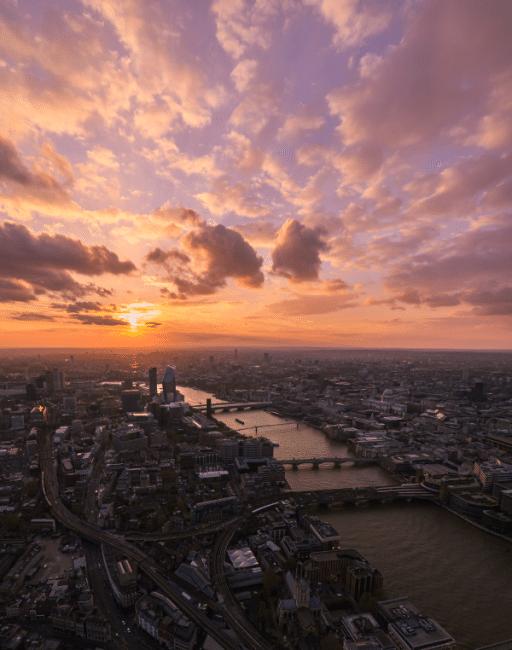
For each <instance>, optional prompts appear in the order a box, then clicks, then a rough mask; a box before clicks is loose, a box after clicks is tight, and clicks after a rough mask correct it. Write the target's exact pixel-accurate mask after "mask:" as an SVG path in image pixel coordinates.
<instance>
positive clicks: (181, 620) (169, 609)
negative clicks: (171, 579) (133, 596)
mask: <svg viewBox="0 0 512 650" xmlns="http://www.w3.org/2000/svg"><path fill="white" fill-rule="evenodd" d="M135 613H136V616H137V624H138V626H139V627H140V628H141V629H142V630H144V632H146V633H147V634H149V635H150V636H152V637H153V638H154V639H156V640H157V641H158V642H159V643H161V644H162V645H163V646H165V647H167V648H173V650H192V649H193V647H194V645H195V643H196V640H197V626H196V624H195V623H193V622H192V621H190V620H189V619H188V618H187V617H186V616H185V614H183V613H182V612H181V611H180V610H179V609H178V608H177V607H176V606H175V605H174V604H173V603H172V602H171V601H170V600H169V599H168V598H167V596H164V595H163V594H161V593H160V592H158V591H153V592H151V593H150V594H146V595H145V596H143V597H142V598H140V600H138V601H137V603H136V604H135Z"/></svg>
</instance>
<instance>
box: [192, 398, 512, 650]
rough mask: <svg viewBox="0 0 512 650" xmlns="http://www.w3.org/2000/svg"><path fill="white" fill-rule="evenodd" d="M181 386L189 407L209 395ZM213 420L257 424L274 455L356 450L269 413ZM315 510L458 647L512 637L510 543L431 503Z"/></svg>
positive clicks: (387, 588)
mask: <svg viewBox="0 0 512 650" xmlns="http://www.w3.org/2000/svg"><path fill="white" fill-rule="evenodd" d="M180 390H181V392H182V393H184V394H185V398H186V399H187V400H189V401H190V402H191V403H192V404H199V403H204V402H205V401H206V398H207V397H211V395H209V394H208V393H204V392H203V391H196V390H192V389H189V388H180ZM212 401H214V402H215V401H217V400H214V399H213V400H212ZM215 417H216V418H218V419H219V420H222V422H225V423H226V424H227V425H228V426H230V427H232V428H233V429H244V430H243V431H241V433H244V434H246V435H254V434H255V427H256V426H257V427H258V431H257V435H263V436H265V437H267V438H269V439H270V440H273V441H275V442H277V443H279V447H276V448H275V453H274V456H275V458H277V459H281V460H284V459H291V458H313V457H336V456H338V457H349V456H351V455H352V454H351V453H350V452H348V450H347V447H346V445H345V444H343V443H340V442H336V441H333V440H329V439H328V438H326V436H325V435H324V434H323V433H322V432H321V431H318V430H316V429H313V428H312V427H309V426H307V425H305V424H302V423H300V425H299V428H298V429H297V424H296V422H294V421H293V420H291V419H281V418H278V417H275V416H273V415H270V414H269V413H265V412H264V411H245V412H235V413H217V414H216V415H215ZM236 419H239V420H242V421H243V422H244V424H240V423H238V422H236ZM268 425H272V426H268ZM274 425H277V426H274ZM246 427H252V428H251V429H246ZM286 478H287V481H288V483H289V484H290V487H291V488H292V489H297V490H314V489H327V488H332V487H337V488H338V487H363V486H368V485H393V483H394V481H393V479H392V478H391V477H390V476H389V474H388V473H387V472H385V471H384V470H382V469H381V468H380V467H378V466H372V465H370V466H363V467H356V466H348V467H347V466H342V467H341V468H339V469H334V468H332V467H330V466H320V468H319V469H318V470H312V469H310V468H309V466H299V468H298V469H297V470H289V471H287V473H286ZM317 514H318V516H319V517H320V518H321V519H323V520H324V521H328V522H329V523H330V524H331V525H332V526H333V527H334V528H335V529H336V530H337V531H338V532H339V534H340V537H341V539H340V546H341V548H355V549H357V550H358V551H359V552H360V553H362V554H363V555H364V556H365V557H366V558H367V559H368V560H369V561H370V562H372V564H374V565H375V566H376V567H377V568H378V569H379V571H381V573H382V574H383V576H384V595H385V598H397V597H399V596H408V597H409V598H411V600H413V601H414V602H415V603H416V605H417V606H418V607H419V608H420V610H421V611H422V612H423V613H424V614H425V615H427V616H431V617H432V618H434V619H435V620H436V621H437V622H438V623H439V624H440V625H441V626H442V627H444V628H445V629H446V630H447V631H448V632H449V633H450V634H451V635H452V636H453V637H454V638H455V640H456V641H457V648H458V649H459V650H475V648H480V647H482V646H485V645H490V644H491V643H498V642H500V641H505V640H508V639H512V544H510V543H508V542H505V541H503V540H501V539H499V538H497V537H494V536H492V535H490V534H488V533H485V532H483V531H481V530H479V529H477V528H475V527H474V526H472V525H471V524H468V523H467V522H465V521H463V520H461V519H460V518H458V517H456V516H455V515H453V514H451V513H449V512H447V511H446V510H443V509H442V508H441V507H440V506H436V505H435V504H432V503H422V502H414V501H413V502H411V503H409V504H407V503H404V502H401V501H399V502H396V503H393V504H386V505H382V504H371V505H369V506H367V507H354V506H346V507H344V508H340V509H331V510H329V509H327V508H325V509H321V510H319V511H318V512H317Z"/></svg>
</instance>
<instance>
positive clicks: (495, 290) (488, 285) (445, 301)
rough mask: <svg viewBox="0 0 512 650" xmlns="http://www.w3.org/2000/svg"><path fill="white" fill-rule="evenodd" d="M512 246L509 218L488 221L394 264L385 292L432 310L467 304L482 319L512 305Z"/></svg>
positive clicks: (387, 279)
mask: <svg viewBox="0 0 512 650" xmlns="http://www.w3.org/2000/svg"><path fill="white" fill-rule="evenodd" d="M511 245H512V221H511V219H510V215H502V216H501V217H498V216H497V217H495V218H493V219H490V218H489V219H486V220H485V221H483V223H482V224H476V225H475V227H474V228H473V229H472V230H470V231H468V232H465V233H462V234H460V235H456V236H453V237H451V238H449V239H445V240H441V241H439V242H436V244H435V245H433V246H431V247H430V248H429V249H428V250H426V251H425V252H422V253H418V254H416V255H410V256H406V257H404V259H402V260H401V261H399V262H396V263H394V264H392V265H391V266H390V268H389V272H388V273H387V275H386V276H385V278H384V287H385V288H386V289H387V290H388V291H390V292H391V293H393V294H394V295H395V297H396V298H397V299H398V300H401V301H402V302H409V303H411V304H420V303H426V304H429V305H431V306H433V307H442V306H453V305H457V304H460V303H461V302H466V303H469V304H471V305H474V306H477V307H479V308H481V309H480V311H479V313H481V314H485V313H487V312H488V313H491V312H492V311H493V310H494V311H496V310H499V305H500V304H501V305H503V304H509V303H511V304H512V295H511V293H510V286H511V285H512V266H511V264H510V248H511Z"/></svg>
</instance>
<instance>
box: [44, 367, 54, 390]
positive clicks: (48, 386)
mask: <svg viewBox="0 0 512 650" xmlns="http://www.w3.org/2000/svg"><path fill="white" fill-rule="evenodd" d="M44 380H45V384H46V392H47V393H53V373H52V371H51V370H47V371H46V375H45V379H44Z"/></svg>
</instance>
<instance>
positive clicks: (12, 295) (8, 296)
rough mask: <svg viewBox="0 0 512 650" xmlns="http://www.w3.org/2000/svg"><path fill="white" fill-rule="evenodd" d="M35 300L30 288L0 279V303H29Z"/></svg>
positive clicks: (15, 281) (21, 283)
mask: <svg viewBox="0 0 512 650" xmlns="http://www.w3.org/2000/svg"><path fill="white" fill-rule="evenodd" d="M32 300H37V297H36V295H35V292H34V290H33V288H32V287H30V286H28V285H27V284H25V283H24V282H19V281H17V280H6V279H5V278H0V302H31V301H32Z"/></svg>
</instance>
